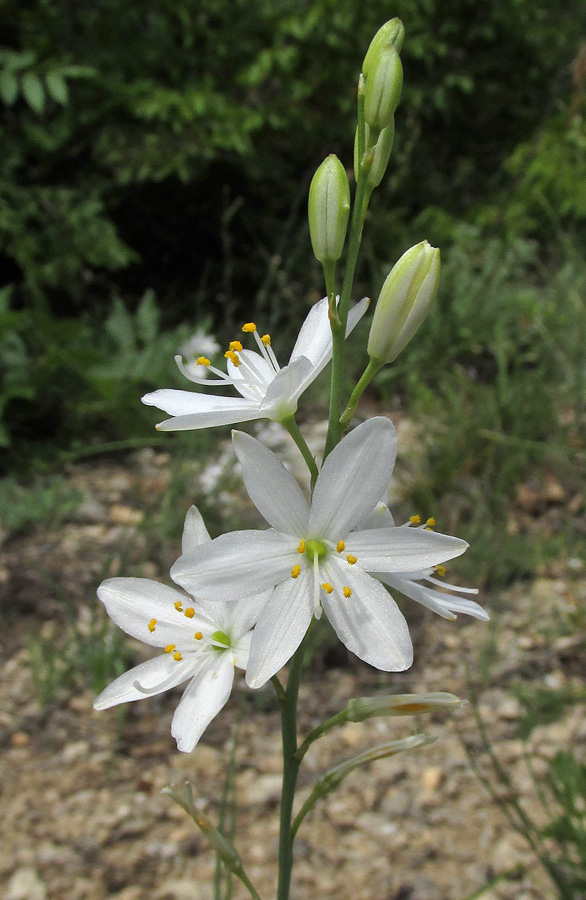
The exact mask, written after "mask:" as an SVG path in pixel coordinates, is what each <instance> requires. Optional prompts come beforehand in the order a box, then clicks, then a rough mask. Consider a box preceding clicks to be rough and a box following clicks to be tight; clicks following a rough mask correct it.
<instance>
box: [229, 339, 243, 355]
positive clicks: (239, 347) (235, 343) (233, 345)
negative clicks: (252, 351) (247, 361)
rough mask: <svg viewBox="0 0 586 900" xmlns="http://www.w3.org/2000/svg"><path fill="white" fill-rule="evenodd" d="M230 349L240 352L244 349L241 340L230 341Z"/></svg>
mask: <svg viewBox="0 0 586 900" xmlns="http://www.w3.org/2000/svg"><path fill="white" fill-rule="evenodd" d="M230 350H237V351H238V353H240V351H241V350H242V344H241V343H240V341H230Z"/></svg>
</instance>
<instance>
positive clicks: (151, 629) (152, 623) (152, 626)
mask: <svg viewBox="0 0 586 900" xmlns="http://www.w3.org/2000/svg"><path fill="white" fill-rule="evenodd" d="M156 624H157V620H156V619H151V621H150V622H149V624H148V626H147V627H148V630H149V631H150V632H151V634H152V633H153V631H154V630H155V625H156Z"/></svg>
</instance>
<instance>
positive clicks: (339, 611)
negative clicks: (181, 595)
mask: <svg viewBox="0 0 586 900" xmlns="http://www.w3.org/2000/svg"><path fill="white" fill-rule="evenodd" d="M233 440H234V447H235V450H236V453H237V455H238V458H239V460H240V463H241V465H242V470H243V474H244V483H245V485H246V488H247V490H248V493H249V494H250V496H251V498H252V500H253V501H254V503H255V504H256V506H257V507H258V509H259V511H260V512H261V513H262V515H263V516H264V517H265V519H266V520H267V522H268V523H269V524H270V525H271V526H272V527H271V528H270V529H268V530H267V531H240V532H232V533H231V534H225V535H222V536H221V537H219V538H216V539H215V540H214V541H212V542H211V544H207V545H206V546H205V547H197V548H196V549H195V550H192V551H191V552H189V553H186V554H185V555H183V556H181V557H180V558H179V559H178V560H177V562H176V563H175V565H174V566H173V568H172V569H171V577H172V578H173V580H174V581H176V582H177V583H178V584H180V585H181V586H182V587H184V588H185V589H186V590H188V591H189V592H190V593H196V594H197V596H198V597H203V598H204V600H208V601H213V600H214V598H215V597H221V598H226V597H228V596H231V597H233V598H234V599H237V598H238V597H239V596H246V595H249V594H252V593H254V592H255V591H259V592H260V591H265V590H267V589H269V588H274V591H273V594H272V596H271V597H270V599H269V600H268V601H267V603H266V606H265V607H264V608H263V611H262V613H261V615H260V617H259V620H258V623H257V626H256V628H255V630H254V633H253V636H252V642H251V648H250V657H249V662H248V666H247V675H246V677H247V681H248V684H249V685H251V687H259V686H260V685H262V684H264V683H265V682H266V681H267V680H268V679H269V678H271V677H272V675H274V674H275V673H276V672H277V671H278V670H279V669H280V668H281V667H282V666H283V665H284V664H285V663H286V662H287V660H288V659H289V658H290V657H291V656H292V654H293V653H294V652H295V650H296V649H297V647H298V646H299V644H300V643H301V641H302V639H303V636H304V634H305V632H306V631H307V628H308V627H309V624H310V622H311V619H312V617H313V616H314V615H315V616H316V617H319V615H320V614H321V611H322V608H323V610H324V611H325V613H326V615H327V617H328V619H329V620H330V622H331V624H332V625H333V627H334V629H335V631H336V633H337V635H338V637H339V638H340V640H341V641H343V643H344V644H345V645H346V646H347V647H348V649H349V650H351V651H352V652H353V653H355V654H356V655H357V656H359V657H360V658H361V659H363V660H365V661H366V662H368V663H370V664H371V665H373V666H376V668H378V669H382V670H384V671H402V670H403V669H406V668H408V667H409V666H410V665H411V662H412V659H413V649H412V646H411V639H410V636H409V631H408V628H407V623H406V622H405V619H404V618H403V615H402V613H401V612H400V611H399V608H398V607H397V605H396V603H395V602H394V600H393V599H392V598H391V597H390V595H389V593H388V591H387V590H386V589H385V588H384V587H383V586H382V584H381V583H380V581H378V580H377V579H376V578H373V577H372V575H371V574H369V573H371V572H375V573H377V572H385V573H386V572H406V571H413V570H418V569H421V568H423V567H427V566H433V565H436V564H437V563H440V562H442V561H444V560H446V559H451V558H452V557H454V556H459V555H460V554H461V553H463V552H464V551H465V549H466V547H467V546H468V545H467V544H466V543H465V541H461V540H459V539H458V538H454V537H449V536H447V535H442V534H436V533H435V532H432V531H425V530H421V529H407V528H395V527H390V528H375V529H367V530H360V531H352V529H353V528H354V527H355V526H356V525H357V523H358V522H360V521H361V520H362V519H364V517H365V516H366V515H368V514H369V513H370V512H371V511H372V509H374V507H375V505H376V503H377V501H378V500H379V499H380V497H381V496H383V493H384V492H385V491H386V489H387V486H388V482H389V479H390V477H391V473H392V470H393V465H394V462H395V456H396V451H397V440H396V436H395V429H394V428H393V425H392V424H391V422H389V420H388V419H384V418H381V417H378V418H373V419H369V420H368V421H367V422H365V423H363V424H362V425H359V426H358V428H356V429H355V430H354V431H352V432H351V433H350V434H349V435H347V436H346V437H345V438H344V439H343V440H342V441H341V443H340V444H338V446H337V447H336V448H335V449H334V450H333V451H332V452H331V453H330V455H329V456H328V457H327V459H326V461H325V463H324V465H323V468H322V470H321V472H320V474H319V477H318V479H317V482H316V485H315V490H314V494H313V501H312V504H311V506H310V505H309V504H308V502H307V500H306V499H305V496H304V494H303V493H302V491H301V488H300V487H299V485H298V484H297V482H296V481H295V479H294V478H293V476H292V475H291V474H290V473H289V472H288V471H287V470H286V469H285V467H284V466H283V465H282V464H281V463H280V461H279V460H278V459H277V457H276V456H275V455H274V454H273V453H271V451H270V450H267V449H266V447H263V445H262V444H260V443H259V442H258V441H257V440H255V439H254V438H252V437H250V435H247V434H243V433H242V432H238V431H236V432H234V433H233Z"/></svg>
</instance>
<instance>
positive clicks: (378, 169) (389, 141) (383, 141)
mask: <svg viewBox="0 0 586 900" xmlns="http://www.w3.org/2000/svg"><path fill="white" fill-rule="evenodd" d="M364 127H365V129H366V146H367V147H368V139H369V136H370V128H369V127H368V125H365V126H364ZM394 139H395V121H394V119H393V120H392V121H391V124H390V125H387V127H386V128H383V130H382V131H381V133H380V134H379V136H378V141H377V142H376V144H375V145H374V157H373V161H372V166H371V167H370V170H369V172H368V180H367V182H366V188H367V190H370V191H373V190H374V189H375V188H376V187H378V186H379V184H380V183H381V181H382V179H383V175H384V174H385V172H386V170H387V166H388V164H389V159H390V156H391V150H392V149H393V141H394ZM359 166H360V160H359V159H358V129H357V130H356V137H355V140H354V175H355V177H356V181H358V169H359Z"/></svg>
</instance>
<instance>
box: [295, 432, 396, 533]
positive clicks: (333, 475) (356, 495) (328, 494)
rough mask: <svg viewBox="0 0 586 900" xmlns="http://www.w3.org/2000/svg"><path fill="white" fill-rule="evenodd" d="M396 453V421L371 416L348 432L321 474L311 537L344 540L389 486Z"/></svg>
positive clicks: (315, 496)
mask: <svg viewBox="0 0 586 900" xmlns="http://www.w3.org/2000/svg"><path fill="white" fill-rule="evenodd" d="M396 455H397V436H396V434H395V429H394V427H393V423H392V422H390V421H389V420H388V419H385V418H383V417H382V416H375V417H374V418H372V419H368V421H366V422H364V423H363V424H362V425H359V426H358V427H357V428H355V429H354V431H351V432H350V434H348V435H346V437H345V438H344V439H343V440H342V441H341V442H340V443H339V444H338V446H337V447H335V448H334V449H333V450H332V452H331V453H330V455H329V456H328V458H327V459H326V461H325V463H324V464H323V468H322V470H321V472H320V473H319V476H318V479H317V482H316V485H315V491H314V493H313V503H312V508H311V518H310V523H309V534H310V537H317V538H319V537H329V538H330V539H331V540H335V541H339V540H341V539H345V538H346V536H347V534H348V532H349V531H350V529H351V528H353V527H354V526H355V525H356V524H357V522H359V521H360V520H361V519H363V518H364V517H365V516H366V515H368V514H369V513H370V512H371V511H372V510H373V509H374V507H375V506H376V504H377V502H378V501H379V500H380V498H381V496H382V494H383V491H385V490H386V489H387V486H388V483H389V481H390V478H391V475H392V472H393V466H394V464H395V457H396Z"/></svg>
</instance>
